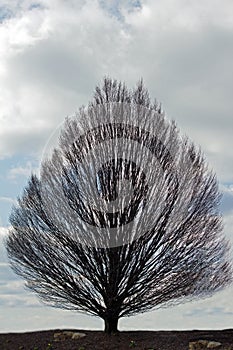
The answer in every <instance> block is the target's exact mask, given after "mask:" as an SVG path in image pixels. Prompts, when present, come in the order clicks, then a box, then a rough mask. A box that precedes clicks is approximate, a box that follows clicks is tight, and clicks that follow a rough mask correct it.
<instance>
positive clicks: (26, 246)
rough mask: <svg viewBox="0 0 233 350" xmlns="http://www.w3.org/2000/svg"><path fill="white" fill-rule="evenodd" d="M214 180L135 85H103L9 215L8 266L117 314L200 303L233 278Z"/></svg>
mask: <svg viewBox="0 0 233 350" xmlns="http://www.w3.org/2000/svg"><path fill="white" fill-rule="evenodd" d="M219 198H220V195H219V191H218V184H217V180H216V177H215V175H214V174H213V173H212V171H210V170H209V169H208V167H207V165H206V162H205V160H204V157H203V155H202V153H201V151H200V150H199V149H198V148H196V147H195V146H194V145H193V143H192V142H191V141H189V140H188V139H187V138H186V137H182V136H181V135H180V134H179V131H178V130H177V128H176V125H175V123H174V122H169V121H168V120H167V119H166V117H165V115H164V113H163V111H162V109H161V105H159V104H158V103H157V102H155V103H151V100H150V97H149V93H148V91H147V89H145V88H144V86H143V83H142V81H140V82H139V84H138V85H137V87H136V88H135V89H134V90H132V91H131V90H128V89H127V87H126V86H125V84H122V83H118V82H117V81H115V80H111V79H109V78H105V79H104V83H103V86H102V87H97V88H96V90H95V94H94V100H93V101H92V102H91V103H90V104H89V106H88V108H81V109H80V110H79V112H78V113H77V115H76V116H74V117H73V118H68V119H67V120H66V124H65V127H64V129H63V130H62V132H61V135H60V143H59V146H58V147H57V148H56V149H54V151H53V153H52V155H51V157H50V158H47V159H44V160H43V162H42V164H41V173H40V177H37V176H36V175H32V176H31V178H30V180H29V182H28V185H27V187H26V188H25V190H24V193H23V195H22V197H21V198H20V199H19V200H18V205H17V206H16V207H14V208H13V211H12V214H11V217H10V222H11V225H12V228H11V230H10V232H9V235H8V238H7V241H6V248H7V252H8V256H9V259H10V261H11V265H12V268H13V269H14V271H15V272H16V273H17V274H18V275H20V276H22V277H23V278H24V279H25V280H26V286H27V287H28V288H30V289H31V290H32V291H34V292H36V293H37V294H38V295H39V297H40V298H41V299H42V301H44V302H46V303H49V304H50V305H53V306H56V307H61V308H65V309H70V310H77V311H79V312H85V313H88V314H91V315H97V316H99V317H100V318H102V319H103V320H104V322H105V332H107V333H112V332H116V331H117V330H118V320H119V318H121V317H125V316H131V315H135V314H137V313H141V312H145V311H147V310H150V309H152V308H159V307H164V306H169V305H174V304H176V303H181V302H184V301H187V300H191V299H195V298H199V297H206V296H209V295H211V294H212V293H213V292H215V291H218V290H220V289H222V288H223V287H225V286H226V285H227V284H228V283H230V282H231V280H232V270H231V264H230V260H229V256H228V255H229V254H228V253H229V245H228V242H227V241H226V239H225V237H224V235H223V230H222V220H221V216H220V215H219V212H218V203H219Z"/></svg>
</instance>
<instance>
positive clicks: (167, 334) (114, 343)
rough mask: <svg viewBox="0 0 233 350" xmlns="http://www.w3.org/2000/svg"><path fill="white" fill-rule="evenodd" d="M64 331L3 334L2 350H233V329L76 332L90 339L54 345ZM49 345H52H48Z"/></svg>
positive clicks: (1, 335)
mask: <svg viewBox="0 0 233 350" xmlns="http://www.w3.org/2000/svg"><path fill="white" fill-rule="evenodd" d="M59 331H61V330H49V331H37V332H27V333H7V334H0V350H126V349H135V350H149V349H150V350H188V344H189V342H190V341H194V340H200V339H205V340H214V341H218V342H221V343H222V346H221V347H219V348H217V349H219V350H220V349H226V350H233V329H227V330H222V331H213V330H206V331H198V330H194V331H132V332H120V333H118V334H116V335H111V336H109V335H107V334H104V333H103V332H101V331H86V330H73V331H75V332H82V333H85V334H86V335H87V336H86V337H85V338H82V339H79V340H71V339H67V340H63V341H60V342H55V341H54V339H53V335H54V333H55V332H59ZM49 344H50V345H49Z"/></svg>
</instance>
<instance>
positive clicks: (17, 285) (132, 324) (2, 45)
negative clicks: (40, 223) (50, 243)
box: [0, 0, 233, 332]
mask: <svg viewBox="0 0 233 350" xmlns="http://www.w3.org/2000/svg"><path fill="white" fill-rule="evenodd" d="M232 43H233V2H232V0H221V1H217V0H197V1H195V2H194V1H190V0H142V1H139V0H119V1H117V0H108V1H105V0H87V1H86V0H38V1H32V0H25V1H24V0H18V1H17V0H8V1H4V0H0V332H8V331H25V330H34V329H48V328H58V327H63V328H64V327H65V328H80V329H81V328H82V329H102V328H103V324H102V322H101V320H99V319H97V318H93V317H88V316H86V315H81V314H76V313H73V312H70V311H62V310H57V309H54V308H51V307H48V306H44V305H42V304H41V303H40V302H39V301H38V299H37V298H36V296H35V295H34V294H32V293H31V292H29V291H27V290H25V289H24V287H23V284H24V282H23V281H22V280H21V279H20V278H18V277H17V276H16V275H15V274H14V273H13V272H12V271H11V269H10V267H9V263H8V260H7V257H6V253H5V249H4V246H3V240H4V238H5V237H6V235H7V230H8V227H9V221H8V217H9V214H10V211H11V207H12V205H13V204H14V203H15V201H16V199H17V197H18V196H19V195H20V194H21V193H22V190H23V187H24V186H25V185H26V183H27V179H28V177H29V175H30V173H31V172H32V171H37V170H38V166H39V164H40V160H41V158H42V156H43V150H44V149H45V146H46V144H47V143H48V140H49V139H50V137H51V135H52V133H53V132H54V130H56V128H57V127H58V126H60V125H61V124H62V123H63V121H64V119H65V117H66V116H69V115H73V114H74V113H75V111H77V110H78V108H79V107H80V106H82V105H86V104H87V103H88V101H90V99H91V98H92V94H93V90H94V88H95V86H96V84H99V83H100V82H101V80H102V78H103V77H104V76H110V77H112V78H116V79H118V80H122V81H125V83H126V84H127V85H128V86H129V87H133V86H135V84H136V83H137V81H138V80H139V79H140V78H143V79H144V83H145V85H146V86H147V87H148V89H149V91H150V95H151V97H152V98H157V100H159V101H161V103H162V105H163V108H164V110H165V112H166V115H167V117H168V118H169V119H175V120H176V122H177V125H178V127H179V128H180V130H181V132H182V133H183V134H186V135H188V136H189V137H190V139H191V140H193V141H194V143H195V144H196V145H199V146H201V148H202V150H203V152H204V154H205V157H206V160H207V161H208V163H209V166H210V168H212V169H214V171H215V172H216V174H217V178H218V181H219V187H220V190H221V192H222V195H223V196H222V201H221V208H220V209H221V213H222V215H223V221H224V232H225V234H226V236H227V237H228V238H229V240H230V241H231V243H232V245H233V138H232V135H233V99H232V91H233V45H232ZM232 257H233V254H232ZM232 293H233V287H229V288H227V289H226V290H224V291H222V292H220V293H218V294H216V295H214V296H213V297H211V298H209V299H205V300H200V301H195V302H192V303H187V304H183V305H180V306H176V307H173V308H169V309H160V310H158V311H153V312H149V313H146V314H143V315H139V316H136V317H131V318H125V319H122V320H121V321H120V329H122V330H126V329H154V330H156V329H207V328H212V329H223V328H232V326H233V299H232Z"/></svg>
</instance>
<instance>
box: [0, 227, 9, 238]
mask: <svg viewBox="0 0 233 350" xmlns="http://www.w3.org/2000/svg"><path fill="white" fill-rule="evenodd" d="M7 233H8V228H7V227H0V237H5V236H6V235H7Z"/></svg>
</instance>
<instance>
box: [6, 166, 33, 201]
mask: <svg viewBox="0 0 233 350" xmlns="http://www.w3.org/2000/svg"><path fill="white" fill-rule="evenodd" d="M37 172H38V169H37V168H35V167H33V165H32V163H31V162H29V161H28V162H27V163H26V164H25V165H24V166H22V165H19V166H16V167H13V168H11V169H10V170H9V172H8V179H10V180H16V179H17V178H18V177H19V176H23V177H29V176H30V175H31V174H32V173H37ZM3 198H4V197H3ZM0 200H1V197H0ZM14 202H15V201H14Z"/></svg>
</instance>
